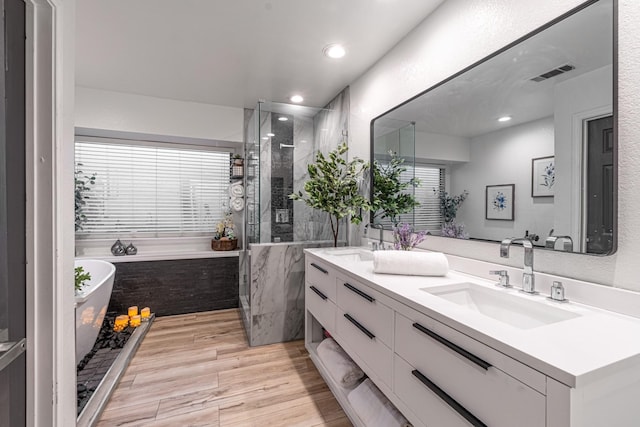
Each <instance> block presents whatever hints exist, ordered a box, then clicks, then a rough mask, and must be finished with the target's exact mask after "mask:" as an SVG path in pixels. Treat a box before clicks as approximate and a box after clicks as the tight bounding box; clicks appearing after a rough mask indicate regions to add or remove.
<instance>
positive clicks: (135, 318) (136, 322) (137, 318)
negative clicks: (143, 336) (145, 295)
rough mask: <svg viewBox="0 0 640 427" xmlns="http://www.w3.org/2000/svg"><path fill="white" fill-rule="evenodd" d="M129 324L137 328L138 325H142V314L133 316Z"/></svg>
mask: <svg viewBox="0 0 640 427" xmlns="http://www.w3.org/2000/svg"><path fill="white" fill-rule="evenodd" d="M129 324H130V325H131V326H133V327H134V328H137V327H138V326H140V315H139V314H136V315H135V316H132V317H131V320H129Z"/></svg>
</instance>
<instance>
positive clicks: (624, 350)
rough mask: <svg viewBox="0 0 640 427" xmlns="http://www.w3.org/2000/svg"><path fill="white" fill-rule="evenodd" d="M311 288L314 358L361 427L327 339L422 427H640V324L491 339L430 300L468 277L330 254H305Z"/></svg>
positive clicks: (590, 317) (596, 322)
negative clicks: (330, 366) (323, 344)
mask: <svg viewBox="0 0 640 427" xmlns="http://www.w3.org/2000/svg"><path fill="white" fill-rule="evenodd" d="M314 251H317V252H314ZM341 253H344V250H343V251H342V252H341ZM305 280H306V289H305V297H306V301H305V308H306V315H305V345H306V348H307V349H308V351H309V353H310V356H311V359H312V360H313V362H314V363H315V364H316V366H318V370H319V371H320V373H321V374H322V375H323V377H324V378H325V380H326V381H327V384H328V385H329V387H330V388H331V390H332V391H333V393H334V395H336V398H337V399H338V401H339V402H340V404H341V405H342V407H343V408H344V409H345V412H346V413H347V415H348V416H349V418H350V419H351V420H352V422H353V423H354V424H355V425H356V426H361V425H363V424H362V421H361V420H359V418H358V417H357V415H355V414H354V412H353V409H352V408H351V407H350V404H349V401H348V399H347V394H348V390H344V389H342V388H341V387H340V386H338V385H337V384H335V383H334V382H333V380H332V379H331V377H330V375H328V374H327V370H326V367H324V366H323V365H322V361H320V360H319V359H318V358H317V355H316V351H315V350H316V347H317V345H318V344H319V343H320V341H321V340H322V338H323V335H324V334H323V330H326V331H328V332H329V333H330V334H331V335H332V336H333V337H334V338H335V339H336V341H337V342H338V343H339V344H340V345H341V346H342V347H343V349H344V350H345V351H346V352H347V353H348V354H349V356H351V358H352V359H353V360H354V362H356V363H357V364H358V365H360V367H361V368H362V370H363V371H364V372H365V373H366V374H367V376H368V377H369V378H370V379H371V380H372V381H373V382H374V383H375V385H376V386H377V387H378V388H379V389H380V390H381V391H382V392H383V393H384V394H385V395H386V396H387V398H388V399H389V400H390V401H391V402H392V403H393V404H394V405H395V406H396V407H397V408H398V409H399V410H400V411H401V412H402V413H403V414H404V416H405V417H406V418H407V419H408V420H409V421H410V422H411V423H412V424H413V425H414V426H416V427H417V426H429V427H433V426H437V427H450V426H469V425H473V426H483V425H486V426H491V427H515V426H518V427H538V426H544V427H604V426H606V427H609V426H612V427H613V426H615V427H637V426H640V404H638V402H640V345H636V344H635V343H637V339H638V336H640V321H638V320H637V319H632V318H626V317H624V316H620V315H618V314H615V313H613V312H603V311H597V309H595V308H592V309H587V308H580V307H577V306H576V308H574V309H573V310H574V311H576V310H577V311H578V312H579V313H581V314H579V317H575V316H574V317H572V319H573V320H571V321H567V322H564V323H558V324H554V325H551V326H549V327H547V328H539V329H535V328H533V329H529V330H524V331H521V330H519V329H517V328H515V327H511V328H509V327H506V326H500V327H495V328H494V329H487V324H488V323H484V324H483V325H479V324H478V322H488V321H487V320H481V319H480V318H475V317H474V318H473V319H475V320H473V321H471V320H469V319H472V317H470V316H469V315H468V314H467V313H466V312H463V311H461V310H460V309H457V308H455V306H454V305H451V304H449V305H445V304H442V303H439V302H438V301H436V300H435V299H434V298H431V299H429V298H426V299H425V298H423V295H427V293H426V292H424V291H423V290H424V289H428V286H436V287H437V286H440V285H442V283H443V282H446V283H455V282H456V281H464V280H469V276H461V275H460V273H456V272H451V273H450V274H449V275H447V278H424V277H409V276H393V275H381V274H377V275H376V274H375V273H373V269H372V265H371V263H370V262H369V263H367V262H359V263H353V262H352V261H348V260H347V258H346V257H345V258H340V257H339V256H337V255H335V256H331V255H330V252H329V251H328V250H326V249H324V250H323V251H321V250H319V249H318V250H313V249H312V250H307V251H306V279H305ZM425 286H427V288H425ZM489 286H491V285H489ZM421 298H422V299H421ZM539 298H541V299H543V300H544V297H539ZM580 310H582V311H580ZM589 310H591V311H589ZM594 310H595V311H594ZM589 313H591V314H589ZM483 327H484V328H485V329H484V330H482V328H483ZM493 331H495V332H493ZM494 334H498V335H494ZM499 334H502V335H499Z"/></svg>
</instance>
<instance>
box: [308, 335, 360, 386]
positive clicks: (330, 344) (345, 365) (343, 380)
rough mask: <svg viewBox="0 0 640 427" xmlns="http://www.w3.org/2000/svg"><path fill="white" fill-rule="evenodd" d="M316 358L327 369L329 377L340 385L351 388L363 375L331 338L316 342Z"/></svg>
mask: <svg viewBox="0 0 640 427" xmlns="http://www.w3.org/2000/svg"><path fill="white" fill-rule="evenodd" d="M316 351H317V352H318V358H319V359H320V360H321V361H322V363H323V364H324V366H325V367H326V368H327V371H329V374H330V375H331V377H332V378H333V379H334V380H335V382H337V383H338V384H339V385H340V386H341V387H344V388H351V387H353V386H355V385H356V384H357V383H358V381H360V379H361V378H362V377H363V376H364V372H362V370H361V369H360V367H359V366H358V365H356V364H355V363H354V361H353V360H351V358H350V357H349V356H348V355H347V353H345V351H344V350H343V349H342V347H340V346H339V345H338V343H337V342H335V340H334V339H333V338H327V339H325V340H322V342H321V343H320V344H318V349H317V350H316Z"/></svg>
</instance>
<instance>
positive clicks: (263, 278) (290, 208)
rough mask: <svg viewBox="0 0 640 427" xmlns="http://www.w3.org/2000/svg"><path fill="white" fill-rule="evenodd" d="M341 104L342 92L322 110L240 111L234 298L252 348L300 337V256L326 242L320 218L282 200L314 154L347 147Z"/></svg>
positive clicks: (304, 175) (300, 184)
mask: <svg viewBox="0 0 640 427" xmlns="http://www.w3.org/2000/svg"><path fill="white" fill-rule="evenodd" d="M348 100H349V92H348V88H347V89H345V90H344V91H343V92H341V93H340V94H339V95H338V96H336V97H335V98H334V99H333V100H332V101H331V102H330V103H329V104H328V105H327V106H326V107H324V108H312V107H305V106H301V105H290V104H283V103H276V102H258V104H257V106H256V108H255V109H253V110H250V109H247V110H245V169H246V172H245V177H244V185H245V201H246V203H245V210H244V234H243V235H244V245H243V247H244V248H245V250H244V251H243V253H242V254H241V258H240V288H239V291H240V295H239V297H240V298H239V299H240V308H241V311H242V315H243V320H244V325H245V329H246V331H247V336H248V339H249V343H250V344H251V345H252V346H253V345H263V344H270V343H274V342H283V341H290V340H294V339H300V338H302V336H303V329H304V249H305V248H310V247H322V246H333V238H332V235H331V231H330V229H329V227H328V226H327V224H328V217H327V214H326V213H323V212H319V211H317V210H314V209H311V208H309V207H308V206H306V204H304V203H303V202H300V201H296V202H294V201H293V200H291V199H290V198H289V195H290V194H292V193H294V192H296V193H297V192H298V191H304V183H305V181H306V180H307V179H308V172H307V165H308V164H309V163H312V162H313V161H314V160H315V155H316V153H317V152H318V151H320V152H322V153H325V154H326V153H328V152H329V151H331V150H333V149H335V148H336V147H337V146H338V144H339V143H340V142H342V141H343V140H346V138H347V134H348V116H349V108H348V105H349V101H348ZM343 228H345V227H343ZM343 233H344V231H343ZM340 239H341V240H343V241H344V240H345V239H346V234H343V235H342V236H340Z"/></svg>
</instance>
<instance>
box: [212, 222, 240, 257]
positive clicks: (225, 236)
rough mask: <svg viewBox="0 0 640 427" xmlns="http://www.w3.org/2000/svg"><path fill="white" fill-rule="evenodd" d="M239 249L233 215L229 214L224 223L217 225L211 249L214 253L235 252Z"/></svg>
mask: <svg viewBox="0 0 640 427" xmlns="http://www.w3.org/2000/svg"><path fill="white" fill-rule="evenodd" d="M237 247H238V238H237V237H236V233H235V229H234V224H233V214H232V213H231V212H227V213H226V214H225V216H224V218H223V220H222V221H220V222H219V223H218V224H217V225H216V230H215V232H214V234H213V239H211V249H213V250H214V251H233V250H235V249H236V248H237Z"/></svg>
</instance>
